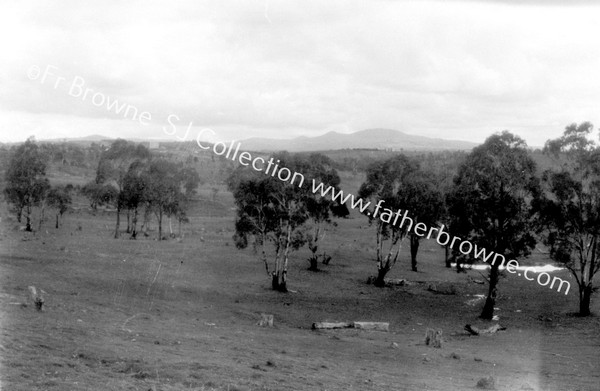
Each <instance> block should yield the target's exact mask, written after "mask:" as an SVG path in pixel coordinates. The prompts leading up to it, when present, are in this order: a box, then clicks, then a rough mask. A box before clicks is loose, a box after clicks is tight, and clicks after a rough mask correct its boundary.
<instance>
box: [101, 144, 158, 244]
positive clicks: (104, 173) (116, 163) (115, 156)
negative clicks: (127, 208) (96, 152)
mask: <svg viewBox="0 0 600 391" xmlns="http://www.w3.org/2000/svg"><path fill="white" fill-rule="evenodd" d="M149 159H150V150H148V148H146V147H145V146H143V145H142V144H137V145H136V144H134V143H132V142H130V141H127V140H123V139H118V140H115V141H114V142H113V143H112V144H111V146H110V147H109V148H108V149H107V150H106V151H104V152H103V153H102V155H101V156H100V161H99V163H98V168H97V169H96V183H97V184H105V183H109V182H112V183H114V184H115V185H116V188H117V191H118V195H117V197H116V198H114V199H113V201H114V204H115V207H116V209H117V222H116V226H115V239H116V238H118V237H119V226H120V221H121V219H120V217H121V209H122V208H123V207H124V199H125V197H124V194H123V181H124V178H125V175H126V174H127V171H128V170H129V166H130V165H131V164H132V163H133V162H134V161H136V160H145V161H147V160H149Z"/></svg>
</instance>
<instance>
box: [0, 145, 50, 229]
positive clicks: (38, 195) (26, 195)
mask: <svg viewBox="0 0 600 391" xmlns="http://www.w3.org/2000/svg"><path fill="white" fill-rule="evenodd" d="M46 165H47V163H46V157H45V155H44V154H43V153H42V151H41V150H40V148H39V146H38V145H37V144H36V142H35V139H34V138H33V137H31V138H29V139H27V141H26V142H25V143H23V144H21V145H19V146H18V147H16V148H15V149H14V151H13V153H12V156H11V158H10V160H9V162H8V167H7V169H6V173H5V181H6V187H5V189H4V195H5V197H6V200H7V202H8V203H9V204H12V205H13V207H14V209H15V211H16V214H17V220H18V221H19V222H21V217H22V214H23V212H25V218H26V225H25V230H26V231H29V232H31V231H32V228H31V212H32V208H33V207H34V206H35V205H38V204H39V202H40V201H42V199H43V197H44V195H45V190H46V189H47V187H48V180H47V179H46Z"/></svg>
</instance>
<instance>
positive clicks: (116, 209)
mask: <svg viewBox="0 0 600 391" xmlns="http://www.w3.org/2000/svg"><path fill="white" fill-rule="evenodd" d="M592 131H593V126H592V125H591V124H589V123H582V124H580V125H577V124H573V125H569V126H568V127H567V128H566V130H565V132H564V135H563V136H562V137H561V138H559V139H556V140H548V142H547V144H546V146H545V148H544V150H543V151H539V150H538V151H530V150H528V149H527V148H526V145H525V143H524V142H523V140H521V139H520V138H519V137H518V136H516V135H513V134H511V133H509V132H504V133H501V134H496V135H492V136H490V137H489V138H488V140H487V141H486V142H485V143H484V144H483V145H481V146H479V147H477V148H475V149H474V150H473V151H471V152H470V153H464V152H453V153H449V152H443V153H411V154H409V155H405V154H401V153H396V154H392V155H391V156H390V152H384V153H382V155H381V156H380V157H379V158H377V156H374V154H373V151H368V153H367V156H368V159H367V162H368V165H366V166H364V165H363V164H364V161H363V160H362V159H361V153H360V151H357V152H356V155H357V156H354V157H353V156H351V155H349V154H348V153H343V154H340V153H339V152H338V151H333V152H331V154H327V153H325V154H321V153H313V154H295V155H294V154H289V153H279V154H276V155H274V156H275V157H276V158H277V159H278V160H280V161H281V163H280V164H281V165H282V166H285V167H287V168H289V169H290V170H292V171H296V172H301V173H303V174H304V175H305V176H306V178H307V180H312V179H315V180H316V181H318V182H322V183H324V184H325V185H327V186H332V188H335V189H337V190H339V189H340V188H341V187H343V186H344V183H343V182H342V180H341V177H340V175H339V173H341V172H347V173H350V175H352V176H354V177H355V178H361V177H362V178H364V179H363V180H362V184H361V185H360V188H359V189H358V191H357V192H356V194H357V196H358V197H361V198H363V199H364V200H369V201H371V202H372V204H371V205H374V204H375V203H376V202H377V201H378V200H383V201H382V202H385V204H384V205H385V207H387V208H390V209H394V210H408V211H410V217H411V218H413V219H414V221H415V223H416V222H423V223H425V224H427V225H428V226H436V225H438V224H445V225H446V226H447V227H448V229H449V230H450V231H451V232H453V233H455V234H460V235H462V236H463V237H465V238H468V239H470V240H472V241H473V242H476V243H479V244H480V245H482V246H486V247H487V248H490V249H494V251H496V252H499V253H505V254H506V256H507V257H510V258H515V259H518V258H522V257H526V256H527V255H528V254H530V252H531V251H532V249H534V248H535V247H536V245H538V244H543V245H547V246H548V248H549V251H550V253H549V255H550V257H551V258H552V260H554V261H556V262H557V263H558V264H560V265H564V266H565V267H566V268H567V269H568V270H570V271H571V272H572V275H573V276H574V278H575V280H576V282H577V285H578V288H579V289H578V291H579V296H580V308H579V314H580V315H589V314H590V309H589V308H590V302H591V298H592V293H593V290H594V288H593V278H594V275H595V273H596V272H597V271H598V269H599V268H600V262H599V261H598V260H597V256H598V255H597V254H598V253H599V251H598V250H600V247H599V246H600V244H599V243H598V238H599V236H600V231H599V228H598V227H599V226H600V224H598V219H599V217H598V216H600V159H598V158H597V155H598V154H599V153H600V152H598V151H600V147H598V144H597V143H596V142H593V141H591V140H590V137H589V136H591V135H592ZM328 155H330V156H328ZM2 159H3V160H4V161H7V165H6V170H5V174H4V178H3V179H4V182H3V184H4V190H3V193H4V195H5V200H6V202H7V203H8V204H9V205H10V207H11V210H12V211H13V212H14V215H15V217H16V219H17V221H18V222H19V223H23V224H24V226H23V229H24V230H25V231H36V230H38V231H39V230H41V229H42V227H43V223H44V221H45V220H47V219H50V218H52V220H53V221H54V227H55V228H56V229H58V228H59V227H60V222H61V220H62V219H64V218H68V214H69V210H70V208H71V207H72V205H73V202H74V199H78V200H79V201H82V200H87V201H85V202H87V204H88V205H89V209H90V212H91V213H97V212H98V210H99V208H103V210H108V211H111V213H112V214H113V215H114V224H115V225H114V232H113V233H114V234H113V237H114V238H122V237H124V235H126V237H128V238H130V239H136V238H138V237H139V235H140V234H142V235H143V236H150V235H151V234H150V231H155V236H153V237H154V238H156V239H158V240H164V239H168V238H170V237H176V236H179V237H181V236H182V235H183V234H182V226H183V225H185V224H186V223H188V222H189V218H188V209H189V207H190V205H191V204H192V203H208V202H217V200H218V198H219V197H218V194H219V191H220V189H223V191H226V190H229V191H230V192H231V194H232V195H233V198H234V201H235V205H236V217H235V221H234V222H232V225H233V226H234V228H235V234H234V235H233V240H234V242H235V244H236V246H237V247H238V248H240V249H243V248H246V247H248V246H251V247H252V248H253V249H254V251H255V252H256V253H257V256H258V258H259V259H261V260H262V262H263V264H264V267H265V270H266V272H267V275H268V277H269V279H271V284H272V287H273V289H275V290H279V291H284V292H285V291H287V290H288V277H289V276H288V264H289V262H291V261H292V258H293V255H292V254H293V252H294V251H296V250H298V249H299V248H301V247H304V246H306V247H307V248H308V249H309V250H310V254H311V255H310V257H309V258H308V259H307V261H308V270H311V271H319V270H320V268H319V264H321V265H322V266H321V268H322V267H326V265H327V264H329V263H330V262H335V258H334V256H333V254H327V253H326V252H325V251H323V250H321V248H322V246H321V244H322V242H323V241H327V239H328V238H327V231H328V230H329V229H331V228H333V227H335V226H336V225H338V224H344V220H345V219H347V218H348V217H349V215H350V212H349V210H348V205H345V204H340V203H339V202H337V201H332V200H331V199H328V198H327V197H321V196H320V195H316V194H314V193H313V192H311V191H310V189H309V187H310V186H308V185H306V184H305V186H293V185H289V184H286V183H284V182H281V181H280V180H278V179H277V178H274V177H271V176H266V175H264V174H262V173H259V172H255V171H253V170H251V169H249V168H247V167H241V166H240V167H237V168H234V167H233V166H232V165H231V164H230V162H228V161H226V160H224V159H218V158H217V159H215V157H214V156H209V157H207V156H201V157H199V155H198V154H197V153H194V149H193V146H191V145H184V144H181V143H167V144H165V146H163V147H162V148H161V149H160V150H159V151H154V152H153V151H150V150H149V149H148V148H147V147H146V146H144V145H142V144H135V143H132V142H128V141H125V140H117V141H114V142H111V143H106V144H102V145H100V144H98V143H91V144H90V145H87V146H79V145H70V144H69V143H62V144H49V143H39V142H36V141H35V140H33V139H29V140H27V141H26V142H25V143H23V144H20V145H16V146H13V147H11V148H10V149H8V148H6V147H5V148H3V149H2ZM336 159H337V160H336ZM537 161H541V163H542V165H543V168H541V167H539V165H538V164H537ZM361 162H363V163H361ZM71 169H80V170H85V172H87V173H88V174H92V175H93V177H92V178H89V180H88V181H87V182H85V183H79V184H75V185H73V184H71V183H68V184H67V183H53V182H54V181H52V180H50V179H49V175H48V174H49V172H50V171H54V172H61V171H67V172H70V170H71ZM360 171H364V172H363V173H361V172H360ZM50 177H52V176H50ZM359 180H360V179H359ZM204 184H208V186H210V190H209V192H210V193H211V194H210V195H207V196H205V197H200V196H199V194H198V190H199V188H201V187H203V186H204ZM369 211H370V212H372V207H371V209H369ZM363 214H364V216H363V217H359V216H355V218H363V219H365V222H367V223H368V225H369V226H370V227H371V228H370V230H371V232H372V233H371V234H370V235H372V237H373V242H374V249H375V251H374V253H373V255H372V256H373V258H374V259H375V260H376V262H377V268H376V270H375V271H376V272H377V274H376V276H375V279H374V280H373V282H374V285H375V286H377V287H384V286H386V276H387V274H388V273H389V272H390V270H391V269H392V267H393V266H394V264H396V262H398V261H399V259H400V258H401V256H400V254H401V249H403V248H407V249H409V254H410V255H409V259H410V264H411V269H412V271H413V272H417V271H418V266H417V265H418V249H419V243H420V240H421V239H420V238H419V237H418V236H416V235H414V233H412V232H409V231H408V230H407V229H406V227H403V228H398V227H397V226H394V225H392V224H389V223H385V222H384V221H382V220H381V219H378V218H373V214H372V213H363ZM34 220H35V221H36V222H37V226H36V224H34ZM123 220H124V221H123ZM153 225H154V227H153ZM151 227H152V228H151ZM166 229H168V235H166V234H164V232H165V230H166ZM405 241H406V242H407V243H405ZM443 261H445V263H446V265H447V266H448V265H450V262H452V261H454V262H456V264H457V268H458V271H460V268H461V267H462V265H464V264H468V263H473V261H474V259H464V258H461V255H460V254H459V253H457V252H454V253H453V254H448V253H447V254H446V259H444V260H440V263H442V262H443ZM294 262H298V260H294ZM496 266H497V265H496ZM500 276H501V272H500V270H499V269H498V267H495V266H492V267H491V269H490V271H489V275H488V276H486V277H487V283H488V288H489V289H488V295H487V300H486V301H485V305H484V308H483V309H482V313H481V317H482V318H484V319H491V318H492V317H493V314H494V306H495V299H496V297H497V295H498V289H501V288H500V287H499V281H500V279H499V278H500ZM366 277H367V276H365V279H366ZM403 277H406V278H408V279H410V278H411V277H410V275H406V276H403ZM331 278H335V276H331Z"/></svg>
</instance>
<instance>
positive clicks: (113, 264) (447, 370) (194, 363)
mask: <svg viewBox="0 0 600 391" xmlns="http://www.w3.org/2000/svg"><path fill="white" fill-rule="evenodd" d="M343 178H344V181H346V183H348V182H350V185H349V186H350V187H354V184H353V183H351V179H352V178H350V177H348V176H343ZM201 194H202V193H201ZM207 195H208V193H207ZM230 207H231V195H230V194H229V193H226V192H225V191H224V190H223V192H221V193H220V194H219V202H216V203H203V204H202V205H196V207H195V208H194V209H193V211H192V212H191V216H192V218H191V223H190V224H188V225H186V226H185V227H184V228H185V238H184V239H183V240H182V241H180V242H178V241H176V240H170V241H164V242H157V241H155V240H153V239H152V238H151V237H150V238H141V239H139V240H136V241H134V240H128V239H126V237H127V236H126V235H123V238H122V239H118V240H115V239H112V238H111V236H112V232H113V228H114V226H113V224H114V216H113V215H112V214H111V213H108V212H105V213H104V214H102V213H98V214H97V215H96V216H92V215H90V214H89V212H87V211H85V210H81V211H79V212H78V213H70V214H68V215H67V216H66V218H65V220H64V226H62V227H61V228H60V229H54V227H53V225H52V224H51V223H46V225H45V227H44V229H43V230H42V232H40V233H38V234H36V235H33V234H28V233H24V232H20V231H18V230H15V229H14V227H15V226H17V225H18V224H17V223H16V221H14V219H13V218H12V217H11V216H8V214H7V212H6V210H4V207H3V211H2V215H1V218H2V220H1V222H0V227H1V229H2V232H1V234H0V235H1V236H0V311H1V341H0V353H1V356H2V359H3V360H2V363H1V365H2V367H1V371H0V374H1V377H0V381H1V384H2V390H67V391H68V390H144V391H146V390H165V391H168V390H469V389H477V388H476V387H475V385H476V383H477V381H478V380H479V379H481V378H483V377H487V376H493V377H494V378H495V379H496V389H498V390H580V391H583V390H597V389H598V384H599V382H600V371H599V369H600V361H599V360H598V358H599V353H598V352H599V350H598V349H599V347H600V337H599V335H598V333H599V330H600V321H599V319H598V318H597V317H590V318H587V319H581V318H577V317H574V316H571V315H569V313H570V312H572V311H574V310H576V309H577V304H578V301H577V296H576V295H577V293H576V285H575V284H574V282H572V285H573V286H572V290H571V293H570V294H569V295H568V296H565V295H563V294H559V293H556V292H554V291H551V290H549V289H547V288H543V287H540V286H538V285H537V284H536V283H534V282H528V281H525V280H524V279H522V278H517V277H513V276H508V277H506V278H503V279H501V282H500V286H499V292H500V297H499V300H498V302H497V305H498V308H499V309H498V310H497V312H496V313H497V314H498V315H499V316H500V320H499V323H500V324H501V325H502V326H505V327H506V328H507V329H506V330H505V331H501V332H498V333H497V334H493V335H482V336H477V337H475V336H473V337H470V336H468V335H466V334H465V333H464V331H463V327H464V326H465V324H467V323H470V324H473V325H477V326H481V327H487V326H488V324H486V323H484V322H481V321H479V320H478V319H477V316H478V315H479V313H480V310H481V305H482V302H479V303H477V304H475V305H473V306H472V305H468V304H466V302H467V301H468V300H472V299H473V295H475V294H482V293H485V288H486V285H479V284H476V283H473V282H471V281H470V279H469V278H468V276H469V275H470V276H472V277H473V278H474V279H479V280H481V279H482V277H481V275H480V274H479V273H478V272H477V271H469V272H468V274H465V273H461V274H457V273H456V272H455V271H454V270H449V269H446V268H444V266H443V262H444V260H443V250H442V249H441V248H440V247H439V246H437V245H436V244H435V242H433V241H424V242H423V244H422V246H421V251H420V268H421V270H422V271H420V272H418V273H414V272H411V271H410V265H409V262H408V249H407V248H405V249H404V250H403V254H402V259H401V261H400V262H399V263H398V264H397V265H396V267H395V268H394V269H393V270H392V272H391V275H390V277H396V278H406V279H407V280H408V281H409V282H410V283H409V284H408V285H406V286H401V287H395V288H385V289H379V288H375V287H373V286H372V285H367V284H366V283H365V281H366V279H367V277H368V276H369V275H372V274H375V263H374V262H373V261H372V259H373V245H374V240H373V236H374V234H373V230H372V228H370V227H369V226H368V224H367V222H366V220H364V219H363V218H361V217H360V216H356V215H353V216H352V218H350V219H346V220H343V221H339V224H338V226H337V227H331V229H330V231H329V232H328V234H327V236H326V240H325V241H326V245H325V246H326V250H327V253H329V254H332V255H333V260H332V262H331V264H330V265H328V266H325V265H322V266H321V267H322V271H321V272H318V273H314V272H309V271H307V270H306V269H307V266H308V262H307V261H306V258H307V257H308V251H307V250H306V249H303V250H301V251H300V252H297V253H294V254H293V256H292V263H291V268H290V272H289V278H290V280H289V287H290V289H292V290H293V292H290V293H287V294H282V293H277V292H273V291H271V290H270V286H269V280H268V279H267V276H266V275H265V272H264V267H263V265H262V263H261V262H260V261H259V260H258V259H257V257H256V256H255V255H254V254H253V253H252V251H251V250H243V251H240V250H236V248H235V246H234V245H233V242H232V240H231V236H232V234H233V223H232V222H233V211H232V210H231V209H230ZM79 227H81V229H79ZM522 263H523V264H528V263H530V264H534V263H540V264H544V263H548V259H547V258H546V257H545V256H544V255H542V254H539V253H537V254H535V255H534V257H533V258H532V259H530V260H529V261H523V262H522ZM558 275H560V276H561V277H562V278H567V279H569V280H571V279H570V277H569V276H568V275H567V273H565V272H560V273H559V274H558ZM431 282H435V283H437V284H440V283H441V284H446V285H448V284H451V285H452V286H454V288H455V290H456V294H453V295H442V294H436V293H433V292H431V291H428V290H427V287H428V285H429V283H431ZM29 285H34V286H36V287H38V288H39V289H43V290H44V291H45V292H46V294H45V298H46V304H45V309H44V311H43V312H37V311H35V310H34V309H33V308H32V305H31V304H29V305H27V306H23V305H22V303H25V302H26V299H25V298H26V295H27V287H28V286H29ZM592 310H593V311H594V312H596V313H599V310H600V308H599V306H598V301H597V300H596V301H595V302H593V309H592ZM260 313H269V314H273V315H274V317H275V327H274V328H262V327H259V326H257V324H256V323H257V321H258V320H259V319H260ZM325 320H330V321H355V320H369V321H385V322H390V332H389V333H384V332H375V331H373V332H369V331H360V330H353V329H347V330H337V331H313V330H311V324H312V323H313V322H315V321H325ZM427 327H434V328H440V329H442V330H443V336H444V344H443V347H442V348H441V349H435V348H431V347H428V346H425V345H424V342H423V339H424V334H425V330H426V328H427ZM396 344H397V345H396Z"/></svg>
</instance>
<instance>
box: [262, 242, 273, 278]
mask: <svg viewBox="0 0 600 391" xmlns="http://www.w3.org/2000/svg"><path fill="white" fill-rule="evenodd" d="M265 241H266V238H263V239H262V244H261V247H262V249H261V253H262V259H263V262H264V263H265V269H266V271H267V276H270V275H271V273H269V262H268V261H267V251H266V250H265Z"/></svg>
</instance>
